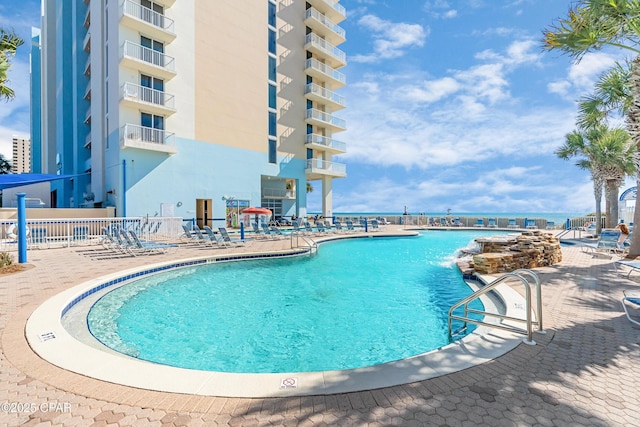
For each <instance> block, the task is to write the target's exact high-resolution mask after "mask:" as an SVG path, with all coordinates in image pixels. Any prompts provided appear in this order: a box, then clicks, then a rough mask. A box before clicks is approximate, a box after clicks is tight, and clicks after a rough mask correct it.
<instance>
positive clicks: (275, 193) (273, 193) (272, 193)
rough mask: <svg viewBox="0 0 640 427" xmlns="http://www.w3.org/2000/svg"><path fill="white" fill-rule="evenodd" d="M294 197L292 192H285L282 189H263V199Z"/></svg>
mask: <svg viewBox="0 0 640 427" xmlns="http://www.w3.org/2000/svg"><path fill="white" fill-rule="evenodd" d="M295 197H296V195H295V192H294V191H293V190H286V189H284V188H263V189H262V198H263V199H269V198H272V199H295Z"/></svg>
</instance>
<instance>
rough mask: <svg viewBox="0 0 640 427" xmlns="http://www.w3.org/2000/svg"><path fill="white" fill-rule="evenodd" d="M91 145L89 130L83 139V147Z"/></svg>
mask: <svg viewBox="0 0 640 427" xmlns="http://www.w3.org/2000/svg"><path fill="white" fill-rule="evenodd" d="M89 147H91V132H89V133H88V134H87V137H86V138H85V139H84V148H89Z"/></svg>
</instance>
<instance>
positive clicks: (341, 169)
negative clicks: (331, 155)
mask: <svg viewBox="0 0 640 427" xmlns="http://www.w3.org/2000/svg"><path fill="white" fill-rule="evenodd" d="M305 173H306V174H307V179H311V180H314V179H320V178H322V177H323V176H333V177H336V178H344V177H345V176H347V165H345V164H344V163H336V162H329V161H326V160H322V159H307V167H306V169H305Z"/></svg>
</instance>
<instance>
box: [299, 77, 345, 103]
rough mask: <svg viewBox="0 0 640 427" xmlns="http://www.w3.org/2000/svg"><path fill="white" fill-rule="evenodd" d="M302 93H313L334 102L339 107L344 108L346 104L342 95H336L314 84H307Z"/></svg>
mask: <svg viewBox="0 0 640 427" xmlns="http://www.w3.org/2000/svg"><path fill="white" fill-rule="evenodd" d="M304 93H305V94H308V93H313V94H315V95H318V96H320V97H322V98H325V99H327V100H329V101H331V102H334V103H336V104H338V105H341V106H343V107H346V103H345V97H344V96H342V95H338V94H337V93H335V92H333V91H331V90H329V89H327V88H324V87H322V86H320V85H317V84H315V83H309V84H307V85H306V86H305V89H304Z"/></svg>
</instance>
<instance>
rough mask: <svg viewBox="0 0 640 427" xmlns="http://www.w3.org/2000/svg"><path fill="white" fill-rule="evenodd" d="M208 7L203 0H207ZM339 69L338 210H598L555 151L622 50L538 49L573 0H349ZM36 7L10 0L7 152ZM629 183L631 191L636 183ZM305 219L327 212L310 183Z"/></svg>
mask: <svg viewBox="0 0 640 427" xmlns="http://www.w3.org/2000/svg"><path fill="white" fill-rule="evenodd" d="M200 1H203V0H200ZM340 4H342V5H343V6H344V7H345V8H346V10H347V19H346V20H345V21H343V22H342V23H340V24H339V25H340V26H341V27H342V28H344V29H345V30H346V33H347V41H346V42H345V43H343V44H341V45H340V46H339V48H340V49H341V50H343V51H344V52H346V54H347V62H348V64H347V66H346V67H344V68H342V69H340V71H341V72H342V73H344V74H345V75H346V77H347V86H346V87H344V88H342V89H339V90H338V91H337V92H338V93H339V94H340V95H343V96H345V98H346V103H347V108H346V109H344V110H341V111H338V112H336V113H335V116H337V117H339V118H342V119H345V120H346V123H347V131H345V132H340V133H337V134H335V135H334V136H333V138H334V139H336V140H339V141H342V142H345V143H346V144H347V153H346V154H344V155H341V156H339V157H334V161H336V162H340V163H345V164H346V165H347V175H348V176H347V178H343V179H334V180H333V211H334V212H402V211H403V210H404V207H405V206H406V207H407V210H408V211H409V212H412V213H417V212H429V213H438V212H446V211H447V209H451V212H452V213H454V214H464V213H465V212H563V213H565V212H567V213H588V212H593V211H594V210H595V209H594V199H593V185H592V182H591V180H590V176H589V173H588V172H586V171H582V170H580V169H578V168H577V167H576V166H575V164H574V163H575V162H574V161H566V160H560V159H558V158H557V156H556V155H555V154H554V151H555V150H556V149H558V148H559V147H560V146H561V145H562V144H563V142H564V139H565V135H566V134H567V133H569V132H571V131H573V130H574V129H575V118H576V111H577V108H576V100H578V99H579V98H580V97H581V96H583V95H586V94H588V93H589V92H591V91H592V89H593V84H594V82H595V81H596V80H597V78H598V76H599V75H600V74H601V73H603V72H605V71H606V70H607V69H609V68H610V67H611V66H612V65H613V64H614V63H615V61H616V60H618V61H620V60H623V59H624V58H625V56H624V52H620V51H615V50H610V51H605V52H595V53H590V54H587V55H586V56H585V57H584V58H583V59H582V60H581V61H580V62H579V63H575V61H574V60H573V59H572V58H570V57H568V56H566V55H563V54H562V53H561V52H556V51H552V52H545V51H543V50H542V43H541V41H540V40H541V37H542V30H543V29H544V28H546V27H549V26H550V25H551V24H552V23H553V22H554V21H555V20H557V19H558V18H564V17H566V16H567V11H568V10H569V7H570V5H571V4H572V2H571V1H569V0H341V1H340ZM39 15H40V1H39V0H2V2H0V27H4V28H13V29H15V31H16V32H17V33H18V34H19V35H20V36H21V37H22V38H23V39H25V40H26V41H27V43H25V45H23V46H22V47H21V48H20V49H19V51H18V54H17V55H16V57H15V58H14V60H13V66H12V68H11V71H10V73H9V79H10V83H9V84H10V86H11V87H12V88H13V89H14V90H15V92H16V98H15V100H13V101H11V102H8V103H4V102H0V153H1V154H3V155H4V156H5V158H8V159H10V158H11V139H12V136H13V135H18V136H29V40H30V38H31V27H32V26H33V27H39V26H40V23H39V19H40V18H39ZM634 184H635V182H634V181H632V180H631V179H628V180H627V183H626V184H625V186H623V188H622V189H621V190H624V189H625V188H627V187H629V186H631V185H634ZM312 185H313V186H314V191H313V192H312V193H310V194H309V195H308V204H307V206H308V209H309V211H311V212H318V211H320V210H321V199H320V196H321V184H320V182H319V181H316V182H312Z"/></svg>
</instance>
